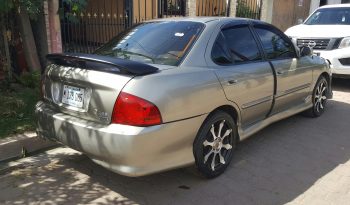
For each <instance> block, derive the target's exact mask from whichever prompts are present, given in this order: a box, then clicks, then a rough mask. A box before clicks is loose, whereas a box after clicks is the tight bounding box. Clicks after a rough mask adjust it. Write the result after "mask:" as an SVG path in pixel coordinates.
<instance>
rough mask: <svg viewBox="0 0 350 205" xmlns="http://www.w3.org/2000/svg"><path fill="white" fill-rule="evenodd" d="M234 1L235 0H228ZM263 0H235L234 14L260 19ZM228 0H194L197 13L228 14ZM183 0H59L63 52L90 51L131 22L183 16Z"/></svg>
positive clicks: (127, 26)
mask: <svg viewBox="0 0 350 205" xmlns="http://www.w3.org/2000/svg"><path fill="white" fill-rule="evenodd" d="M231 1H235V0H231ZM261 1H262V0H237V9H236V16H238V17H246V18H254V19H259V18H260V13H261ZM229 2H230V0H196V15H197V16H227V15H228V10H229V9H228V3H229ZM185 9H186V0H89V1H88V5H87V8H86V9H84V11H81V12H74V11H73V9H72V8H70V6H69V5H67V4H65V1H62V0H61V1H60V13H61V31H62V32H61V33H62V44H63V50H64V52H82V53H91V52H93V51H94V50H96V49H97V48H98V47H99V46H101V45H102V44H104V43H106V42H107V41H108V40H110V39H111V38H113V37H114V36H116V35H118V34H119V33H121V32H123V31H125V29H127V28H129V27H131V26H132V25H133V24H137V23H140V22H143V21H146V20H150V19H154V18H167V17H173V16H184V15H185Z"/></svg>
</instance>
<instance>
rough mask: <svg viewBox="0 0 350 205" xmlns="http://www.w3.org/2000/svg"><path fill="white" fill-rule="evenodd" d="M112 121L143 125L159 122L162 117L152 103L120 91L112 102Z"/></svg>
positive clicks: (157, 123)
mask: <svg viewBox="0 0 350 205" xmlns="http://www.w3.org/2000/svg"><path fill="white" fill-rule="evenodd" d="M112 123H116V124H123V125H133V126H142V127H144V126H151V125H159V124H161V123H162V117H161V115H160V112H159V110H158V108H157V106H155V105H154V104H153V103H151V102H149V101H147V100H145V99H142V98H139V97H137V96H134V95H131V94H129V93H125V92H121V93H120V94H119V96H118V98H117V101H116V102H115V104H114V108H113V114H112Z"/></svg>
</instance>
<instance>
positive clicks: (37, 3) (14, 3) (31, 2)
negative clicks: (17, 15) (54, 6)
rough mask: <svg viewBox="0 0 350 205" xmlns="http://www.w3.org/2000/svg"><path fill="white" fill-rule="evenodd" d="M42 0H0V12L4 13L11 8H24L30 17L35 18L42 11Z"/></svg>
mask: <svg viewBox="0 0 350 205" xmlns="http://www.w3.org/2000/svg"><path fill="white" fill-rule="evenodd" d="M42 4H43V1H42V0H0V12H1V13H2V14H6V13H7V12H11V11H13V10H18V11H20V9H21V8H22V9H26V10H27V13H28V15H29V17H30V18H32V19H35V18H36V17H37V15H38V14H39V13H40V12H42Z"/></svg>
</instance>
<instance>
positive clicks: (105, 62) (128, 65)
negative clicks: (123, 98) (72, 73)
mask: <svg viewBox="0 0 350 205" xmlns="http://www.w3.org/2000/svg"><path fill="white" fill-rule="evenodd" d="M46 58H47V60H49V61H51V62H52V63H54V64H57V65H62V66H69V67H78V68H82V69H88V70H96V71H101V72H108V73H113V74H121V73H122V74H132V75H147V74H151V73H155V72H157V71H158V68H156V67H154V66H151V65H148V64H145V63H140V62H136V61H131V60H126V59H121V58H116V57H110V56H100V55H94V54H82V53H59V54H58V53H56V54H48V55H47V56H46Z"/></svg>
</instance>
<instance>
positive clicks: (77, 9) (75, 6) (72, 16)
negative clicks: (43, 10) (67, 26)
mask: <svg viewBox="0 0 350 205" xmlns="http://www.w3.org/2000/svg"><path fill="white" fill-rule="evenodd" d="M62 3H63V5H64V6H66V7H67V8H69V12H66V13H65V15H66V16H64V9H65V8H60V9H59V11H58V12H59V15H60V18H66V19H67V20H68V21H71V22H75V23H77V22H78V21H79V18H78V16H79V15H80V13H81V12H84V10H85V8H86V5H87V0H63V1H62ZM67 8H66V9H67Z"/></svg>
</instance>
